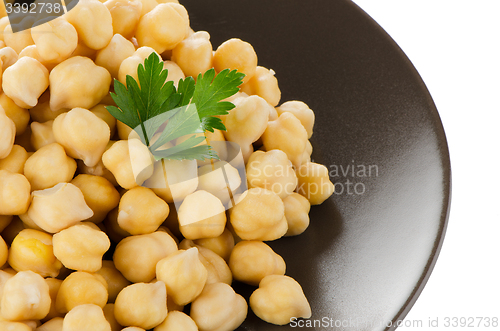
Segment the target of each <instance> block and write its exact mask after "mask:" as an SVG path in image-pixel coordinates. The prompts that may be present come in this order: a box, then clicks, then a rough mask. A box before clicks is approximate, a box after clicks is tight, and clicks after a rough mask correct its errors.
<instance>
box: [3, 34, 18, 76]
mask: <svg viewBox="0 0 500 331" xmlns="http://www.w3.org/2000/svg"><path fill="white" fill-rule="evenodd" d="M0 35H2V36H3V34H2V33H0ZM18 58H19V56H18V55H17V53H16V51H15V50H14V49H12V47H8V46H7V47H3V48H1V49H0V60H2V71H5V69H7V68H8V67H10V66H11V65H13V64H14V63H16V62H17V60H18Z"/></svg>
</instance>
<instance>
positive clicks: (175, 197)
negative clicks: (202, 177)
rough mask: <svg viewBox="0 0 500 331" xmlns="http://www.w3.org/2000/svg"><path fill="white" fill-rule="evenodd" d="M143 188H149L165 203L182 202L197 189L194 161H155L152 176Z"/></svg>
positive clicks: (196, 169) (196, 173) (196, 172)
mask: <svg viewBox="0 0 500 331" xmlns="http://www.w3.org/2000/svg"><path fill="white" fill-rule="evenodd" d="M165 174H167V178H165ZM144 186H145V187H149V188H151V189H152V190H153V192H155V193H156V194H157V195H158V196H159V197H160V198H162V199H163V200H165V201H166V202H174V201H182V200H183V199H184V198H186V197H187V196H188V195H189V194H191V193H193V192H194V191H195V190H196V188H197V187H198V168H197V164H196V160H161V161H156V162H155V163H154V172H153V175H152V176H151V177H150V178H149V179H148V180H146V181H145V182H144Z"/></svg>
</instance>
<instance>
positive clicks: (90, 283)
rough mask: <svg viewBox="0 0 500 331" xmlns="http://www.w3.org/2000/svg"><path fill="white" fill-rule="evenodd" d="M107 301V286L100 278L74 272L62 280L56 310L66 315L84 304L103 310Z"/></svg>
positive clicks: (81, 272)
mask: <svg viewBox="0 0 500 331" xmlns="http://www.w3.org/2000/svg"><path fill="white" fill-rule="evenodd" d="M107 301H108V291H107V284H106V280H104V278H103V277H102V276H100V275H96V274H90V273H88V272H83V271H75V272H73V273H72V274H70V275H69V276H68V277H66V279H64V280H63V282H62V284H61V287H60V288H59V291H58V292H57V297H56V309H57V311H58V312H60V313H67V312H69V311H71V310H72V309H73V308H75V307H77V306H80V305H85V304H94V305H97V306H99V307H100V308H103V307H104V306H105V305H106V302H107ZM66 316H67V315H66Z"/></svg>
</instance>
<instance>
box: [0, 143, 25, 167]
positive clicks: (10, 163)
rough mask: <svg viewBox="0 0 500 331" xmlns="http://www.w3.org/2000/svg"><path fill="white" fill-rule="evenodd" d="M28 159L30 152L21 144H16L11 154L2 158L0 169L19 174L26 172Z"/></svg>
mask: <svg viewBox="0 0 500 331" xmlns="http://www.w3.org/2000/svg"><path fill="white" fill-rule="evenodd" d="M27 159H28V152H26V150H25V149H24V148H23V147H21V146H19V145H14V146H12V149H11V151H10V154H9V155H8V156H7V157H6V158H4V159H1V160H0V170H7V171H10V172H13V173H17V174H24V164H25V163H26V160H27Z"/></svg>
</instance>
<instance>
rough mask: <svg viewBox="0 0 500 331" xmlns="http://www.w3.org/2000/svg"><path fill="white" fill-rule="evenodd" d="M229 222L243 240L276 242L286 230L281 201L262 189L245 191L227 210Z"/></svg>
mask: <svg viewBox="0 0 500 331" xmlns="http://www.w3.org/2000/svg"><path fill="white" fill-rule="evenodd" d="M255 206H259V208H255ZM229 220H230V222H231V225H232V227H233V229H234V231H235V232H236V234H237V235H238V237H240V238H241V239H243V240H261V241H267V240H276V239H278V238H281V237H282V236H283V235H284V234H285V233H286V231H287V229H288V224H287V222H286V218H285V207H284V205H283V201H281V199H280V197H279V196H278V195H277V194H276V193H274V192H272V191H269V190H266V189H262V188H251V189H249V190H248V191H246V192H245V193H244V194H243V195H242V196H241V197H240V199H239V201H238V202H237V203H236V206H234V207H233V208H231V209H230V210H229Z"/></svg>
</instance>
